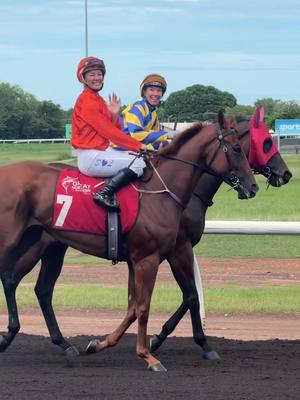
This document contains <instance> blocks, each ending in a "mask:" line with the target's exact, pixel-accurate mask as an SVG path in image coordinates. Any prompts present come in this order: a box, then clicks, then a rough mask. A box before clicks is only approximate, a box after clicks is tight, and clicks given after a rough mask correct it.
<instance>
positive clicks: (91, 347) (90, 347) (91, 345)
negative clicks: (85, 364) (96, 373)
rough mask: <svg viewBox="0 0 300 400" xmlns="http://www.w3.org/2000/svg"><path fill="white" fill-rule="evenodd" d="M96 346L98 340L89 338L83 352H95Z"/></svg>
mask: <svg viewBox="0 0 300 400" xmlns="http://www.w3.org/2000/svg"><path fill="white" fill-rule="evenodd" d="M97 347H98V340H96V339H94V340H91V341H90V343H89V344H88V345H87V348H86V349H85V354H95V353H97V351H98V350H97Z"/></svg>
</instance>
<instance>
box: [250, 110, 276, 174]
mask: <svg viewBox="0 0 300 400" xmlns="http://www.w3.org/2000/svg"><path fill="white" fill-rule="evenodd" d="M263 119H264V109H263V107H259V108H258V110H257V112H255V114H254V116H253V117H252V118H251V119H250V123H249V125H250V151H249V164H250V166H251V168H259V167H264V166H265V165H267V163H268V161H269V160H270V159H271V158H272V157H273V155H274V154H276V153H278V149H277V146H276V143H275V141H274V140H273V139H272V136H271V135H270V133H269V129H268V127H267V125H266V124H265V123H264V122H263ZM265 144H268V146H266V149H267V151H266V152H265V151H264V145H265Z"/></svg>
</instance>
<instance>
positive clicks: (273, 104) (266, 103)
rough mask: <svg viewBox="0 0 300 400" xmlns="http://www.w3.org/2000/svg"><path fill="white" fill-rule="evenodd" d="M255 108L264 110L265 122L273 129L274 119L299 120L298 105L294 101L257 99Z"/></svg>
mask: <svg viewBox="0 0 300 400" xmlns="http://www.w3.org/2000/svg"><path fill="white" fill-rule="evenodd" d="M255 106H263V107H264V109H265V122H266V124H267V125H268V126H269V127H270V128H272V129H274V127H275V120H276V119H300V105H299V104H298V103H297V102H296V101H281V100H274V99H272V98H263V99H258V100H256V102H255Z"/></svg>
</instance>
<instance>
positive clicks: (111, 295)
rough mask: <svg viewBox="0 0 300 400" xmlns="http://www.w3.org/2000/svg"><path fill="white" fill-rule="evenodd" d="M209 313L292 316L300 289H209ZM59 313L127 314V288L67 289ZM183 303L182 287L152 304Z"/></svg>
mask: <svg viewBox="0 0 300 400" xmlns="http://www.w3.org/2000/svg"><path fill="white" fill-rule="evenodd" d="M204 295H205V309H206V311H208V312H209V311H211V312H222V313H224V312H230V313H239V312H243V313H283V312H286V313H291V312H300V287H299V286H284V287H260V288H239V287H235V286H227V287H222V288H219V287H218V288H216V287H208V288H205V290H204ZM17 299H18V305H19V306H20V307H35V306H37V304H38V303H37V299H36V297H35V295H34V291H33V287H31V286H21V287H20V288H19V289H18V294H17ZM53 303H54V306H55V308H56V309H76V310H88V309H90V310H91V309H99V308H101V309H104V310H105V309H106V310H126V308H127V288H126V287H122V286H120V287H110V288H108V287H101V286H100V285H88V284H87V285H78V284H77V285H76V284H74V285H71V284H70V285H66V286H64V287H57V288H56V289H55V292H54V301H53ZM180 303H181V292H180V290H179V289H178V287H175V286H164V285H157V286H156V287H155V289H154V294H153V298H152V302H151V312H162V311H167V312H174V311H175V310H176V309H177V307H178V306H179V304H180ZM4 309H5V300H4V295H3V293H2V292H0V310H4Z"/></svg>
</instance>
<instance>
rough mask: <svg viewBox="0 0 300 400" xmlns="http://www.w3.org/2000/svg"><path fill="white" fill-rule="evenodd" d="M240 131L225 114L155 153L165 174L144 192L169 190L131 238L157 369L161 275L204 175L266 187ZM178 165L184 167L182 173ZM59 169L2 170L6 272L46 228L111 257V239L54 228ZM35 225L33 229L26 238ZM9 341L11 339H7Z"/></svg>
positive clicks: (0, 238) (243, 189)
mask: <svg viewBox="0 0 300 400" xmlns="http://www.w3.org/2000/svg"><path fill="white" fill-rule="evenodd" d="M236 132H237V126H236V122H235V120H234V119H231V120H230V121H225V119H224V116H223V115H221V114H220V116H219V124H215V125H207V126H202V125H201V124H198V125H195V126H193V127H192V128H190V129H188V130H187V131H185V132H183V133H182V134H181V135H179V136H178V137H177V138H176V139H175V140H174V141H173V142H172V144H170V145H169V146H167V147H166V148H165V149H163V150H162V151H161V152H160V154H158V155H156V156H155V157H154V164H155V166H156V171H157V173H156V174H153V175H152V177H151V178H150V179H149V181H148V182H147V183H144V184H142V188H143V190H148V191H151V190H155V189H156V190H157V189H158V188H160V187H161V185H162V181H163V182H164V185H165V189H166V188H168V190H165V191H164V192H163V193H160V194H157V195H156V196H155V197H153V196H150V195H146V194H145V195H143V197H142V198H141V200H140V211H139V215H138V217H137V221H136V224H135V226H134V228H133V229H132V230H131V231H130V232H129V233H128V235H127V236H126V238H125V243H126V257H125V258H126V260H127V261H128V263H129V266H130V273H131V274H133V275H134V279H132V280H131V287H130V293H133V292H134V299H133V301H132V304H133V306H132V307H130V304H129V308H130V309H131V313H132V315H134V317H136V318H137V319H138V333H137V345H136V352H137V355H138V356H139V357H141V358H142V359H144V360H145V361H146V363H147V365H148V368H149V369H151V370H157V371H160V370H165V368H164V367H163V366H162V365H161V363H160V362H159V360H157V359H156V358H155V357H154V356H153V355H152V354H151V353H150V352H149V348H148V345H147V340H146V337H147V323H148V316H149V307H150V301H151V296H152V291H153V287H154V284H155V279H156V274H157V270H158V266H159V264H160V263H161V261H163V260H164V259H165V258H166V257H167V256H168V254H169V253H170V252H171V251H172V249H173V248H174V246H175V243H176V237H177V233H178V229H179V223H180V218H181V215H182V211H183V209H184V205H186V204H187V203H188V201H189V200H190V198H191V195H192V193H193V189H194V188H195V185H196V183H197V181H198V179H199V176H200V175H201V174H202V173H203V172H204V171H205V170H206V171H207V170H208V171H210V172H212V173H214V174H217V175H219V176H221V177H222V178H223V179H225V180H226V181H228V182H231V183H232V182H234V186H235V188H236V189H237V190H238V191H239V196H240V198H250V197H253V196H255V193H256V191H257V190H258V187H257V185H256V183H255V179H254V177H253V174H252V171H251V169H250V167H249V164H248V161H247V159H246V157H245V154H244V153H243V151H242V149H241V146H240V144H239V141H238V138H237V135H236ZM174 164H175V165H178V166H179V165H180V168H176V174H174ZM59 173H60V171H59V169H57V168H54V167H51V166H47V165H44V164H41V163H36V162H30V161H28V162H22V163H17V164H12V165H8V166H5V167H2V168H0V193H1V197H0V198H1V202H0V216H1V218H0V249H1V252H0V274H1V276H5V275H6V274H9V273H10V271H13V269H14V266H15V264H16V262H17V261H18V260H19V259H20V258H21V257H22V256H23V255H24V254H26V252H27V251H28V250H29V249H30V248H31V247H32V246H33V245H34V244H36V243H38V242H39V241H40V238H41V234H42V231H43V230H45V231H47V232H48V234H49V235H50V236H52V237H54V238H56V239H57V240H58V241H60V242H62V243H63V244H65V245H67V246H72V247H74V248H76V249H78V250H80V251H83V252H85V253H88V254H92V255H95V256H98V257H106V251H107V250H106V238H104V237H99V236H97V235H86V234H84V233H79V232H65V231H57V230H54V229H53V228H52V225H51V222H52V209H53V204H52V203H53V194H54V190H55V185H56V181H57V178H58V175H59ZM237 182H238V184H237ZM35 227H37V228H39V227H40V229H34V228H35ZM28 228H29V230H30V229H32V231H31V234H29V235H24V233H25V232H26V230H28ZM129 303H130V301H129ZM1 341H2V342H3V341H4V342H5V341H6V338H5V337H4V336H2V337H1ZM0 345H1V344H0ZM91 349H92V346H89V350H90V351H91ZM96 350H97V349H96Z"/></svg>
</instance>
